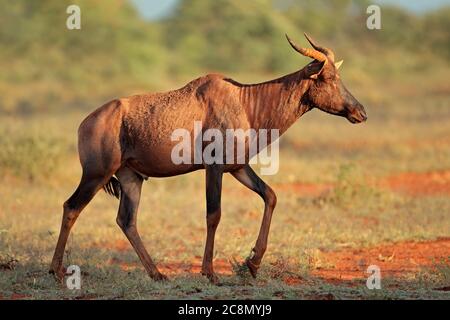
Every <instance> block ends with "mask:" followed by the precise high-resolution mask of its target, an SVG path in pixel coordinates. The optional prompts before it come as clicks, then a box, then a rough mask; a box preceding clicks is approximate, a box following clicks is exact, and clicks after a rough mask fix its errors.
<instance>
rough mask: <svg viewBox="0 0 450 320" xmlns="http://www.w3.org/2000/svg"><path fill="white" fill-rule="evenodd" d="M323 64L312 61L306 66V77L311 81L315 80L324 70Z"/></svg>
mask: <svg viewBox="0 0 450 320" xmlns="http://www.w3.org/2000/svg"><path fill="white" fill-rule="evenodd" d="M324 66H325V63H324V62H320V61H317V60H314V61H313V62H311V63H310V64H308V65H307V66H306V76H307V77H308V78H311V79H317V78H318V77H319V75H320V74H321V73H322V71H323V69H324Z"/></svg>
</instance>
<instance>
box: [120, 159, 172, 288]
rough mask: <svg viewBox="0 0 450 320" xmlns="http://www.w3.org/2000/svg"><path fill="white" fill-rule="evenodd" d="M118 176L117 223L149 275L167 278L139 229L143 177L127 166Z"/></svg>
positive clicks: (156, 277)
mask: <svg viewBox="0 0 450 320" xmlns="http://www.w3.org/2000/svg"><path fill="white" fill-rule="evenodd" d="M116 176H117V178H118V179H119V181H120V185H121V189H122V194H121V198H120V207H119V213H118V214H117V224H118V225H119V227H120V228H121V229H122V231H123V232H124V233H125V235H126V237H127V238H128V240H129V241H130V243H131V245H132V246H133V248H134V250H135V251H136V253H137V255H138V257H139V259H140V260H141V262H142V264H143V265H144V268H145V270H146V271H147V273H148V275H149V276H150V277H151V278H152V279H154V280H165V279H167V277H166V276H165V275H163V274H161V273H160V272H159V270H158V269H157V268H156V266H155V264H154V263H153V260H152V258H150V255H149V254H148V252H147V250H146V249H145V247H144V244H143V243H142V240H141V237H140V236H139V233H138V230H137V210H138V206H139V200H140V198H141V189H142V180H143V179H142V178H141V177H140V176H138V175H137V174H136V173H135V172H134V171H132V170H131V169H128V168H126V167H125V168H122V169H120V170H119V171H118V172H117V173H116Z"/></svg>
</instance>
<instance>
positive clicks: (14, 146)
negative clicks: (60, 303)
mask: <svg viewBox="0 0 450 320" xmlns="http://www.w3.org/2000/svg"><path fill="white" fill-rule="evenodd" d="M442 79H446V77H445V75H442V74H440V73H438V74H437V75H436V77H435V78H434V82H430V83H429V84H421V83H420V82H418V78H417V77H416V78H415V79H405V81H402V82H399V81H397V82H395V85H385V84H384V83H382V84H381V86H382V87H380V88H378V91H382V94H381V93H380V92H376V91H375V89H374V88H372V87H364V85H359V86H357V85H356V87H357V88H356V89H353V90H352V91H353V92H354V94H355V95H356V96H358V98H359V99H360V100H361V101H362V102H364V103H365V104H366V105H367V111H368V114H369V121H368V122H367V124H363V125H359V126H354V125H351V124H349V123H347V122H346V120H344V119H340V118H333V117H330V116H329V115H325V114H322V113H320V112H319V111H313V112H311V113H310V114H307V115H305V116H304V117H303V118H302V119H301V120H300V121H299V122H298V123H297V124H296V125H295V126H294V127H293V128H292V129H291V130H290V131H288V133H287V135H286V136H285V137H283V138H282V143H281V154H280V172H279V173H278V174H277V175H276V176H269V177H265V180H267V181H268V183H269V184H272V185H277V184H286V183H299V182H309V183H333V184H335V186H336V187H335V189H334V190H333V191H332V192H330V193H327V194H324V195H321V196H317V197H310V196H307V195H302V194H297V193H294V192H291V191H287V190H278V192H277V193H278V205H277V208H276V211H275V214H274V218H273V223H272V227H271V232H270V238H269V247H268V250H267V253H266V256H265V258H264V260H263V264H262V267H261V273H260V277H259V278H258V279H257V280H253V279H251V278H249V277H248V274H246V273H245V272H242V269H241V268H240V267H239V264H240V263H242V261H243V259H244V258H245V257H246V256H248V254H249V252H250V249H251V248H252V246H253V245H254V241H255V240H256V236H257V233H258V228H259V225H260V220H261V217H262V209H263V203H262V202H261V200H260V199H259V197H258V196H256V195H253V194H251V193H250V192H248V191H245V188H244V187H242V186H241V185H239V184H238V183H237V182H236V181H235V180H234V179H233V178H232V177H231V176H228V175H227V176H226V177H225V179H224V194H223V197H222V207H223V210H222V212H223V215H222V220H221V224H220V225H219V228H218V231H217V238H216V247H215V259H220V260H225V261H228V260H230V261H232V262H233V270H234V271H233V272H234V273H233V274H232V275H228V276H224V275H222V276H221V279H222V282H223V285H222V286H212V285H210V284H209V283H208V282H207V280H206V279H204V278H203V277H201V276H200V275H198V274H191V273H189V272H183V273H181V274H179V275H176V276H171V277H170V278H171V280H170V282H168V283H156V282H154V281H152V280H150V279H149V278H148V277H147V276H146V274H145V272H144V270H143V268H142V266H141V265H140V263H139V261H138V259H137V257H136V255H135V253H134V252H133V250H132V249H131V246H129V250H125V251H119V250H116V249H115V248H114V243H115V242H117V241H126V238H125V236H124V235H123V234H122V232H121V231H120V229H119V228H118V227H117V225H116V223H115V215H116V212H117V207H118V201H117V200H116V199H113V198H111V197H109V196H107V195H106V194H104V193H103V192H100V193H99V194H98V195H97V196H96V197H95V199H94V200H93V201H92V202H91V204H90V205H89V206H88V207H87V208H86V209H85V210H84V211H83V213H82V214H81V216H80V218H79V220H78V221H77V223H76V225H75V227H74V230H73V232H72V234H71V237H70V239H69V242H68V246H67V254H66V257H65V265H69V264H77V265H79V266H80V267H81V270H82V272H83V277H82V279H83V283H82V290H80V291H75V292H73V291H70V290H68V289H65V287H64V286H61V285H60V284H57V283H56V282H55V281H54V280H53V278H52V277H51V276H50V275H48V274H47V269H48V266H49V263H50V259H51V256H52V253H53V249H54V245H55V244H56V238H57V235H58V232H59V224H60V220H61V215H62V203H63V202H64V201H65V200H66V199H67V198H68V197H69V196H70V194H71V193H72V192H73V191H74V189H75V187H76V185H77V183H78V180H79V177H80V172H81V170H80V166H79V163H78V159H77V153H76V132H77V126H78V124H79V123H80V121H81V120H82V118H83V117H84V116H85V115H86V114H82V113H80V112H77V111H74V112H72V113H66V114H42V115H33V116H30V117H18V116H17V117H12V116H11V117H2V118H0V133H1V135H0V174H1V175H2V177H3V179H2V180H3V181H2V183H1V184H0V195H1V196H0V266H1V267H0V295H1V297H4V298H5V297H6V298H8V297H11V295H12V294H20V295H24V296H26V297H28V298H31V299H40V298H46V299H47V298H48V299H61V298H99V299H112V298H115V299H161V298H162V299H165V298H194V299H217V298H226V299H228V298H230V299H235V298H243V299H246V298H250V299H258V298H260V299H299V298H302V299H349V298H356V299H421V298H427V299H442V298H448V292H446V291H442V290H436V288H440V287H446V286H448V285H449V276H448V274H449V273H448V260H443V261H444V262H442V261H436V267H435V268H427V269H424V270H422V271H421V272H420V273H417V274H413V275H409V276H408V277H405V278H395V279H383V284H382V285H383V289H382V290H379V291H370V290H368V289H367V288H366V287H365V280H364V279H361V280H355V281H351V282H343V283H333V284H331V283H329V282H326V281H324V280H323V279H321V278H318V277H316V276H314V274H313V271H314V270H316V269H317V268H320V267H323V266H327V263H328V262H327V261H326V260H323V259H322V257H321V254H320V252H321V250H335V249H338V248H342V247H367V246H372V245H377V244H380V243H386V242H396V241H403V240H417V241H420V240H425V239H435V238H437V237H445V236H448V235H449V230H450V199H449V197H448V196H446V195H445V194H444V195H439V194H436V195H432V196H426V197H425V196H424V197H411V196H408V195H404V194H398V193H394V192H392V191H390V190H387V189H379V188H378V187H376V186H374V185H373V184H372V183H371V181H373V180H376V179H380V178H383V177H385V176H388V175H392V174H397V173H399V172H428V171H436V170H448V169H450V151H449V150H450V148H449V147H450V139H449V138H448V137H450V128H449V127H448V121H449V119H450V113H449V108H448V95H449V93H450V88H448V87H445V86H443V85H442V83H443V82H442ZM436 84H439V86H440V89H439V91H438V92H439V93H430V90H431V89H432V88H436V86H437V85H436ZM348 86H349V87H350V88H352V85H351V84H349V85H348ZM409 95H413V98H409ZM274 188H275V191H277V188H276V187H274ZM204 203H205V200H204V176H203V172H196V173H192V174H190V175H184V176H179V177H174V178H167V179H150V180H149V182H147V183H145V185H144V190H143V196H142V200H141V206H140V212H139V216H138V221H139V229H140V233H141V235H142V237H143V240H144V243H145V244H146V246H147V248H148V250H149V252H150V254H151V255H152V257H154V259H155V260H156V262H157V263H159V264H163V265H167V264H175V263H176V264H180V263H181V264H184V265H187V266H189V265H190V264H192V261H193V259H194V258H195V257H201V256H202V254H203V245H204V241H205V235H206V234H205V229H206V228H205V221H204V220H205V213H204V211H205V208H204V207H205V204H204ZM367 221H377V223H374V224H371V223H369V224H367ZM105 244H111V246H109V247H108V246H105ZM442 258H443V259H445V258H447V257H442ZM196 259H197V260H198V258H196ZM111 261H116V262H117V261H118V262H120V263H124V264H129V265H131V266H136V268H132V269H130V270H122V269H121V268H120V266H119V265H118V264H117V263H111ZM285 277H294V278H298V279H299V281H300V282H299V283H298V284H296V285H293V286H291V285H287V284H286V283H285V282H284V278H285Z"/></svg>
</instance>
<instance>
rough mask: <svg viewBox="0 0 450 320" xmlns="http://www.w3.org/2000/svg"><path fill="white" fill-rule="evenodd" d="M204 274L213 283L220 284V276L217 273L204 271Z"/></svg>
mask: <svg viewBox="0 0 450 320" xmlns="http://www.w3.org/2000/svg"><path fill="white" fill-rule="evenodd" d="M202 275H204V276H205V277H207V278H208V280H209V282H210V283H211V284H215V285H217V286H218V285H220V281H219V277H218V276H217V275H216V274H215V273H206V272H202Z"/></svg>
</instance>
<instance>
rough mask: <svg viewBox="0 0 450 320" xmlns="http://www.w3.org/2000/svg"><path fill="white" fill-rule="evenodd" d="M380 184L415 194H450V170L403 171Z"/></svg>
mask: <svg viewBox="0 0 450 320" xmlns="http://www.w3.org/2000/svg"><path fill="white" fill-rule="evenodd" d="M379 185H380V186H381V187H387V188H389V189H391V190H394V191H397V192H401V193H406V194H409V195H413V196H420V195H436V194H442V195H447V196H450V170H447V171H436V172H427V173H412V172H407V173H401V174H397V175H394V176H390V177H388V178H386V179H384V180H382V181H380V184H379Z"/></svg>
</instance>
